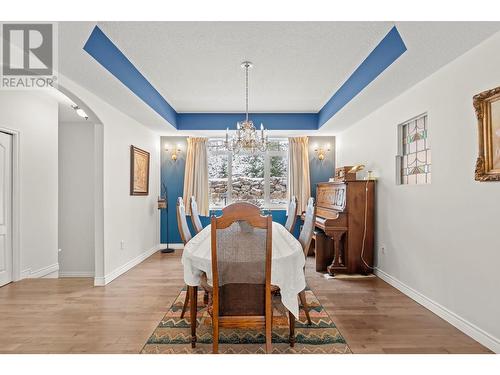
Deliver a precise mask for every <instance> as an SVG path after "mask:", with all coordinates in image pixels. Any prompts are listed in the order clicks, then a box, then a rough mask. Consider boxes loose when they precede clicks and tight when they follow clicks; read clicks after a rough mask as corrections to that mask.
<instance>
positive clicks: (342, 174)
mask: <svg viewBox="0 0 500 375" xmlns="http://www.w3.org/2000/svg"><path fill="white" fill-rule="evenodd" d="M351 169H352V165H346V166H343V167H339V168H336V169H335V176H334V181H341V182H343V181H355V180H356V173H349V171H350V170H351Z"/></svg>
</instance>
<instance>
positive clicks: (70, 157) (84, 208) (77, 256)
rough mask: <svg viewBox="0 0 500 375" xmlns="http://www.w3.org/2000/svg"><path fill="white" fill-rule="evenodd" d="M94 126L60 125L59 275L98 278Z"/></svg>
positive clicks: (73, 123) (83, 124)
mask: <svg viewBox="0 0 500 375" xmlns="http://www.w3.org/2000/svg"><path fill="white" fill-rule="evenodd" d="M93 186H94V124H92V123H88V122H60V123H59V248H60V249H61V252H60V253H59V274H60V275H62V276H94V254H95V235H94V226H95V200H94V189H93Z"/></svg>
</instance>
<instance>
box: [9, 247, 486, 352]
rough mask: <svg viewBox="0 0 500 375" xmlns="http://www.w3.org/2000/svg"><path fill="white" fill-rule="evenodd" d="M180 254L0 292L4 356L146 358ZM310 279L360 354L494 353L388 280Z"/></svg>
mask: <svg viewBox="0 0 500 375" xmlns="http://www.w3.org/2000/svg"><path fill="white" fill-rule="evenodd" d="M180 255H181V252H180V251H176V253H175V254H160V253H156V254H154V255H153V256H151V257H150V258H148V259H146V260H145V261H144V262H143V263H141V264H140V265H138V266H137V267H135V268H133V269H132V270H130V271H129V272H127V273H126V274H124V275H122V276H121V277H119V278H118V279H116V280H114V281H113V282H112V283H110V284H108V285H107V286H105V287H94V286H93V280H91V279H86V278H71V279H70V278H66V279H27V280H22V281H20V282H17V283H13V284H9V285H6V286H4V287H2V288H0V332H1V334H0V352H1V353H138V352H139V351H140V350H141V349H142V346H143V345H144V343H145V342H146V340H147V339H148V337H149V336H150V335H151V333H152V332H153V330H154V329H155V327H156V326H157V324H158V322H159V321H160V320H161V318H162V317H163V315H164V314H165V312H166V311H167V309H168V308H169V306H170V305H171V304H172V302H173V301H174V299H175V297H176V296H177V295H178V294H179V291H180V289H181V288H182V287H183V285H184V282H183V277H182V265H181V262H180ZM306 275H307V279H308V280H307V281H308V284H309V286H310V287H311V289H312V290H313V291H314V293H316V295H317V297H318V298H319V300H320V302H321V303H322V304H323V305H324V307H325V308H326V309H327V311H328V313H329V314H330V316H331V317H332V319H333V320H334V322H335V323H336V324H337V326H338V328H339V329H340V332H341V333H342V335H344V337H345V338H346V340H347V343H348V344H349V346H350V348H351V350H352V351H353V352H354V353H488V352H489V350H488V349H486V348H484V347H483V346H481V345H480V344H478V343H477V342H475V341H474V340H472V339H471V338H469V337H467V336H466V335H464V334H463V333H461V332H460V331H458V330H457V329H456V328H454V327H453V326H451V325H450V324H448V323H446V322H445V321H444V320H442V319H441V318H439V317H437V316H436V315H434V314H433V313H431V312H430V311H428V310H426V309H425V308H423V307H422V306H420V305H419V304H417V303H416V302H414V301H413V300H411V299H410V298H408V297H406V296H405V295H403V294H402V293H400V292H399V291H397V290H396V289H394V288H393V287H391V286H390V285H388V284H386V283H385V282H384V281H382V280H380V279H378V278H373V279H361V280H326V279H324V278H323V277H322V276H321V275H320V274H317V273H316V272H315V271H314V268H313V261H312V259H309V260H308V264H307V270H306Z"/></svg>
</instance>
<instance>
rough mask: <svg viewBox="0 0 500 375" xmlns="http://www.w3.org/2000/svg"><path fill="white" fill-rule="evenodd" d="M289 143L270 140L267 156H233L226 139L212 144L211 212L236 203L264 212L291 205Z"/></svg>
mask: <svg viewBox="0 0 500 375" xmlns="http://www.w3.org/2000/svg"><path fill="white" fill-rule="evenodd" d="M287 183H288V140H286V139H270V140H269V147H268V150H267V151H266V152H257V153H253V154H250V153H245V152H244V151H240V152H239V153H232V152H230V151H227V150H226V149H225V147H224V140H223V139H210V140H209V141H208V184H209V202H210V208H211V209H217V208H222V207H224V206H226V205H228V204H230V203H233V202H241V201H244V202H250V203H254V204H256V205H258V206H259V207H262V208H283V207H286V204H287V192H288V189H287Z"/></svg>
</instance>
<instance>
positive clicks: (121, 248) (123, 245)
mask: <svg viewBox="0 0 500 375" xmlns="http://www.w3.org/2000/svg"><path fill="white" fill-rule="evenodd" d="M120 250H125V241H123V240H121V241H120Z"/></svg>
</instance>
